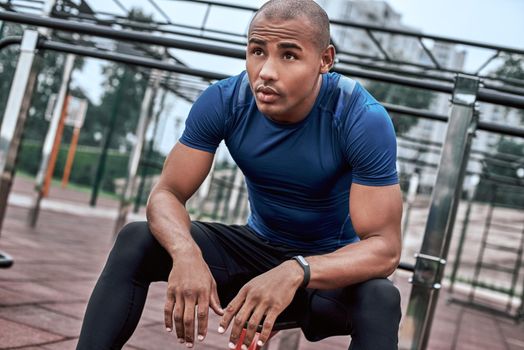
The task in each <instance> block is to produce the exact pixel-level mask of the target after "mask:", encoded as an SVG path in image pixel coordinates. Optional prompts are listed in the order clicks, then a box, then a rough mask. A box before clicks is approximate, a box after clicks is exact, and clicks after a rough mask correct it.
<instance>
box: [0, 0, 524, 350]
mask: <svg viewBox="0 0 524 350" xmlns="http://www.w3.org/2000/svg"><path fill="white" fill-rule="evenodd" d="M264 2H265V1H234V0H228V1H219V0H216V1H215V0H213V1H202V0H195V1H182V0H180V1H178V0H147V1H146V0H141V1H139V0H104V1H102V0H56V1H43V0H0V38H1V39H2V40H3V41H0V43H2V44H0V118H3V119H2V123H3V124H2V142H3V143H4V145H1V146H2V148H1V150H2V152H4V153H3V154H2V157H4V158H3V159H2V164H0V165H2V168H0V170H1V171H2V172H4V180H3V182H2V184H1V185H0V189H1V191H0V192H1V195H0V203H2V207H3V208H2V212H5V218H4V214H2V215H1V218H0V225H2V226H3V228H2V232H1V235H0V249H1V250H2V251H4V250H5V252H4V253H2V254H3V255H0V256H3V257H4V258H3V263H2V264H4V266H5V267H8V266H10V265H11V263H12V261H14V262H15V263H14V265H13V266H12V267H11V268H9V269H5V270H0V349H4V348H5V349H7V348H29V347H30V346H39V347H40V348H57V349H58V348H60V347H59V346H63V347H62V348H74V346H73V343H74V340H75V337H76V336H77V333H78V329H77V328H78V327H79V326H78V324H79V322H80V320H81V317H82V312H83V308H84V307H85V302H86V301H87V297H88V296H89V292H90V290H91V289H92V286H93V285H94V281H95V279H96V277H97V275H98V273H99V271H100V269H101V267H102V264H103V262H104V261H105V257H106V255H107V252H108V250H109V249H110V247H111V242H112V239H113V237H114V232H115V231H116V230H117V229H118V228H120V227H121V226H122V225H123V224H124V223H125V222H128V221H130V220H139V219H144V218H145V214H144V207H145V204H146V201H147V197H148V194H149V192H150V190H151V188H152V186H153V185H154V183H155V181H156V180H157V179H158V175H159V173H160V171H161V169H162V164H163V160H164V157H165V156H166V154H167V153H168V152H169V150H170V149H171V148H172V147H173V145H174V144H175V143H176V142H177V140H178V138H179V137H180V135H181V133H182V131H183V129H184V122H185V118H186V116H187V114H188V112H189V110H190V108H191V105H192V103H193V102H194V101H195V99H196V98H197V97H198V96H199V94H200V93H201V92H202V91H203V90H204V89H205V88H206V87H207V86H209V85H210V84H212V83H213V82H215V81H216V80H218V79H221V78H225V77H227V76H231V75H236V74H238V73H240V72H241V71H242V70H243V69H244V60H243V59H242V56H243V50H244V45H245V42H246V33H247V29H248V25H249V22H250V20H251V18H252V16H253V14H254V12H255V11H256V9H257V8H258V7H259V6H261V5H262V4H263V3H264ZM317 2H318V3H319V4H320V5H321V6H322V7H323V8H324V9H326V11H327V12H328V14H329V16H330V19H331V20H332V28H331V31H332V42H333V44H334V45H335V46H336V48H337V53H338V56H337V64H336V66H335V70H336V71H339V72H341V73H342V74H345V75H347V76H349V77H353V78H355V79H357V80H358V81H359V82H361V83H362V84H364V85H365V86H366V88H367V89H368V90H370V91H371V92H372V94H373V95H374V96H375V97H376V98H377V99H378V100H379V101H381V102H383V103H384V104H385V106H386V108H387V109H388V111H389V113H390V115H391V117H392V120H393V122H394V125H395V129H396V132H397V137H398V171H399V174H400V181H401V188H402V191H403V195H404V205H405V206H404V217H403V223H402V225H403V255H402V262H403V267H404V269H402V271H399V272H398V273H397V274H395V276H394V277H393V278H394V280H395V281H397V282H398V283H399V286H400V288H401V290H402V291H403V307H404V310H406V311H405V314H406V313H407V314H410V313H409V312H408V311H407V308H408V304H409V302H410V299H411V300H413V295H411V296H410V288H411V287H410V284H409V282H408V279H409V277H410V276H411V274H412V273H413V270H414V269H416V268H417V267H416V266H415V265H416V263H417V259H416V258H415V257H414V254H415V253H417V252H421V247H422V246H423V245H424V244H425V243H424V239H428V237H429V235H430V234H431V233H432V232H433V231H432V229H433V226H432V225H434V223H432V222H431V221H429V222H428V217H430V211H431V210H438V208H434V209H432V207H435V202H434V197H435V193H436V191H442V192H441V193H443V192H445V191H446V190H447V189H446V188H440V189H439V188H438V187H436V186H435V184H439V183H440V182H439V180H438V178H437V177H438V176H437V175H438V174H439V171H440V169H439V162H442V163H441V164H443V165H441V168H445V167H446V168H448V169H447V170H448V173H447V174H448V178H453V174H455V177H456V178H458V181H457V182H456V184H455V185H453V186H455V187H453V186H452V185H450V187H449V188H448V189H450V190H453V191H454V192H453V193H454V194H453V195H452V196H451V197H452V198H451V197H450V199H449V200H450V203H451V202H452V201H453V200H454V203H457V204H456V208H452V209H450V210H449V211H448V212H447V213H446V214H445V215H444V216H445V218H446V220H447V221H446V222H447V223H448V224H446V225H445V226H446V228H445V232H444V231H442V232H441V236H442V237H441V239H442V242H441V243H442V244H441V246H440V252H441V254H440V255H438V256H439V257H442V258H444V259H446V260H447V263H446V266H447V267H446V269H445V270H443V272H442V276H440V279H439V281H438V282H439V285H440V284H442V285H443V286H444V288H443V291H444V294H445V298H443V297H441V298H440V299H441V301H440V303H441V304H442V303H443V306H439V307H437V318H436V320H435V325H434V327H433V329H434V331H433V332H432V333H431V334H433V336H432V337H431V338H430V340H429V345H428V344H427V339H426V340H425V341H424V343H425V344H423V345H420V346H421V348H424V347H426V346H429V348H434V349H451V348H453V349H454V348H457V349H458V348H460V349H466V348H468V346H470V345H471V344H474V345H471V346H472V347H471V348H475V349H481V348H486V349H487V348H489V349H524V329H523V328H522V325H521V324H520V321H521V320H522V318H523V317H524V308H523V300H524V291H523V285H524V269H523V268H522V253H523V247H524V211H523V209H524V131H523V130H524V109H523V102H522V101H523V96H524V40H523V39H522V38H523V37H524V21H523V20H522V19H523V18H524V2H523V1H519V0H500V1H497V2H495V1H488V0H481V1H473V0H461V1H451V0H441V1H438V2H437V1H429V0H424V1H420V0H419V1H415V0H387V1H346V0H338V1H337V0H318V1H317ZM42 19H46V20H48V21H47V22H46V21H42ZM64 23H75V24H79V26H78V27H74V28H73V27H67V25H64ZM66 27H67V28H66ZM93 28H99V31H98V32H96V33H95V32H94V31H93ZM100 28H101V29H100ZM28 30H37V31H38V36H39V42H38V43H36V44H35V45H36V46H35V47H34V48H33V51H34V52H36V56H35V58H34V62H33V61H32V62H31V64H28V65H26V66H24V68H23V69H25V70H26V71H27V72H29V71H30V72H31V74H32V76H34V82H33V84H32V86H34V88H33V89H32V91H30V89H29V90H28V89H27V86H30V85H31V81H30V78H31V74H30V75H29V80H28V83H27V85H16V83H17V81H18V82H19V83H20V82H21V81H22V80H21V79H18V80H17V79H16V77H15V71H16V69H17V65H21V64H22V63H23V60H22V54H23V50H21V49H20V45H19V44H20V42H21V36H22V35H24V33H25V32H27V31H28ZM119 33H120V34H119ZM122 33H123V34H122ZM126 33H131V34H129V35H127V34H126ZM17 38H18V39H17ZM24 38H25V36H24ZM157 39H158V40H157ZM22 46H23V43H22ZM457 74H465V75H467V76H468V77H471V78H474V79H477V81H479V82H480V84H481V90H480V92H479V94H478V96H477V102H476V103H475V104H474V106H473V105H471V104H470V106H471V107H472V108H473V107H474V111H475V112H474V114H475V117H474V118H473V119H475V118H478V120H477V121H474V122H472V124H471V126H470V127H469V129H468V130H469V131H468V133H467V135H471V140H470V141H469V142H467V140H468V138H467V135H466V134H464V135H462V137H463V139H460V140H462V141H463V142H462V143H460V142H458V141H457V146H456V147H455V146H451V145H450V141H449V139H447V138H446V132H447V127H448V125H449V123H448V118H450V116H452V115H453V109H452V107H453V106H454V105H457V104H458V105H460V104H461V103H457V101H456V100H455V98H456V97H457V96H458V95H455V96H454V97H453V93H455V94H457V93H458V92H457V91H458V89H457V88H456V86H455V90H454V88H453V86H454V85H453V84H454V83H455V82H456V80H457V78H456V77H457ZM20 77H22V75H20ZM20 86H22V87H20ZM15 94H18V95H20V106H22V107H21V109H20V111H24V110H25V112H26V113H25V115H24V116H23V118H25V121H22V122H20V121H21V120H23V118H22V115H23V114H24V113H23V112H20V117H18V119H16V116H15V117H14V119H13V120H14V121H12V122H10V121H8V119H7V118H10V116H11V117H12V116H13V114H12V111H13V110H12V109H10V108H14V107H12V106H14V104H15V102H11V103H12V105H9V102H8V100H9V99H10V98H12V99H13V100H12V101H15V97H10V95H13V96H14V95H15ZM9 101H10V100H9ZM24 103H25V105H24ZM466 104H467V103H466ZM10 106H11V107H10ZM24 106H25V107H24ZM10 113H11V114H10ZM17 113H18V112H17ZM16 120H18V121H16ZM10 123H17V124H16V125H17V129H16V130H17V132H15V133H14V134H12V135H11V136H5V135H6V134H5V133H6V130H9V125H14V124H10ZM466 143H467V146H465V148H464V149H463V150H462V151H459V149H462V148H461V147H463V144H466ZM446 144H448V146H449V148H448V150H449V151H448V153H453V152H455V151H456V152H463V154H464V155H465V156H464V158H462V161H461V162H460V163H459V164H458V165H450V163H447V162H444V161H441V157H443V153H445V152H443V150H444V149H445V147H446ZM454 150H455V151H454ZM454 166H455V167H456V168H457V169H455V170H456V172H455V173H453V167H454ZM459 168H460V169H459ZM5 174H8V175H5ZM432 196H433V197H432ZM432 201H433V202H432ZM451 206H452V207H453V205H451ZM188 209H189V211H190V213H191V215H192V217H193V219H202V220H218V221H222V222H227V223H244V222H245V220H246V218H247V216H248V215H249V204H248V201H247V194H246V188H245V185H244V180H243V175H242V173H241V172H240V171H239V170H238V169H237V167H236V165H235V164H234V162H233V160H232V159H231V157H230V155H229V154H228V152H227V149H226V147H225V146H224V145H223V144H222V145H221V146H220V148H219V150H218V151H217V156H216V159H215V163H214V165H213V169H212V172H211V173H210V175H209V176H208V178H207V179H206V181H205V183H204V184H203V185H202V187H201V188H200V190H199V191H198V192H197V193H196V194H195V196H193V198H192V199H191V200H190V202H189V203H188ZM2 221H3V222H2ZM49 225H50V226H49ZM92 227H97V232H96V233H93V232H89V230H87V231H86V228H92ZM40 231H41V232H40ZM46 232H47V233H48V234H50V236H46ZM70 232H75V235H74V238H71V237H70V236H68V233H70ZM69 239H71V241H68V240H69ZM64 242H69V245H68V244H64ZM428 244H429V243H428ZM83 247H84V248H86V250H84V251H83V252H82V248H83ZM87 247H89V248H87ZM426 247H428V245H426ZM50 252H55V253H56V252H58V253H57V254H55V253H51V254H50ZM60 252H62V253H63V255H62V256H61V254H60ZM43 256H45V257H43ZM0 261H1V260H0ZM56 265H68V266H69V267H70V268H71V270H70V271H75V273H72V272H67V270H66V269H64V270H61V269H58V271H61V272H62V276H63V278H61V277H60V274H59V273H57V272H56V271H57V269H56ZM86 265H87V268H86ZM419 268H421V267H420V266H419ZM37 270H38V271H40V272H37ZM78 271H83V272H84V273H85V275H82V274H81V275H82V276H83V277H82V278H80V279H81V283H80V285H81V286H82V288H80V287H78V288H77V289H75V290H71V289H69V288H70V286H69V285H70V283H68V281H71V278H73V277H74V278H75V280H76V278H77V277H78V274H77V273H78ZM34 273H36V274H34ZM438 273H440V272H437V274H438ZM35 283H36V284H37V285H39V286H40V287H41V288H44V289H45V290H46V292H42V293H44V294H45V295H47V294H46V293H48V294H50V295H51V299H49V298H47V299H45V298H44V300H41V299H40V297H41V296H42V295H40V294H38V293H37V294H36V296H35V295H33V297H34V300H33V299H31V298H29V301H27V300H26V301H23V300H22V301H20V300H18V301H17V299H16V296H17V295H24V293H26V292H27V291H26V289H27V290H29V289H31V288H30V287H29V286H31V285H35ZM65 285H68V286H67V287H64V286H65ZM42 286H44V287H42ZM46 288H47V289H49V288H50V290H47V289H46ZM19 291H22V292H21V294H19ZM54 291H60V292H63V293H65V294H66V295H67V296H69V294H74V295H75V296H78V295H79V294H78V293H80V296H78V299H75V298H74V300H71V301H69V302H71V305H70V306H71V307H72V308H71V309H72V310H74V312H72V313H71V312H67V311H63V310H64V309H67V307H66V306H61V307H58V306H57V307H53V308H50V307H48V306H49V305H48V304H46V303H50V302H55V303H56V302H57V301H58V300H55V299H56V298H58V299H59V300H64V295H63V294H60V293H58V294H56V293H54ZM152 293H153V294H152V295H153V296H156V297H157V298H158V300H159V301H158V302H157V304H158V305H157V304H154V305H153V306H151V308H152V309H151V310H152V311H151V319H149V320H146V326H145V328H144V329H146V328H147V326H148V325H149V326H152V325H158V324H159V323H158V321H161V315H160V316H159V317H153V316H152V315H153V314H154V312H153V311H154V309H155V307H159V305H160V307H161V299H162V298H161V296H162V292H160V290H159V291H158V292H157V291H156V290H153V292H152ZM30 295H31V294H30ZM58 296H60V297H58ZM65 299H66V300H68V299H67V297H65ZM155 300H157V299H155ZM443 301H444V302H443ZM432 302H433V301H432ZM441 304H439V305H441ZM35 305H37V306H38V307H40V308H43V309H45V310H47V311H48V312H50V313H51V314H52V313H57V310H58V308H61V309H60V310H62V311H61V313H60V312H58V314H61V315H62V316H66V317H71V318H72V319H73V320H75V321H74V322H72V323H70V324H76V326H75V327H76V328H74V327H73V330H71V329H68V328H67V327H65V328H64V329H65V330H63V331H57V329H56V327H55V328H54V327H53V326H52V325H53V324H54V322H56V321H50V322H51V326H48V327H44V328H45V329H44V330H42V329H40V328H39V327H37V329H38V330H39V331H40V332H44V333H46V334H47V333H50V334H54V335H57V334H58V335H57V337H56V338H53V337H50V338H49V339H54V340H46V341H43V342H40V343H39V342H37V341H36V340H35V338H31V339H26V338H24V336H19V335H16V334H18V333H16V332H17V330H20V328H19V325H20V324H22V325H23V326H24V327H34V324H32V323H31V322H28V321H27V319H28V316H27V315H32V313H33V312H34V311H28V310H32V309H31V308H30V307H34V306H35ZM45 305H47V307H46V306H45ZM73 305H74V307H73ZM428 308H429V309H431V307H429V304H428ZM446 308H448V309H446ZM439 310H441V311H439ZM439 312H440V313H439ZM468 312H472V314H468ZM148 315H149V314H147V315H146V316H148ZM427 315H429V316H428V317H429V319H430V320H431V319H433V311H431V310H429V311H427ZM450 315H453V316H452V317H451V316H450ZM464 315H469V316H467V317H465V316H464ZM471 315H473V316H471ZM470 316H471V317H470ZM50 317H51V316H50ZM413 317H414V318H415V319H417V320H419V318H417V317H415V316H413ZM450 317H451V318H450ZM468 317H470V320H469V321H468V322H469V323H468V322H466V321H464V320H467V319H468ZM51 319H53V318H52V317H51ZM146 319H147V317H146ZM2 320H4V322H5V323H2ZM147 321H149V323H147ZM61 322H64V323H67V322H66V321H64V320H62V321H61ZM421 322H422V321H421ZM424 322H425V326H424V327H423V328H424V329H427V330H428V331H427V333H424V334H425V335H421V334H419V336H420V337H421V338H428V337H429V329H430V328H431V327H430V326H431V321H430V322H429V325H428V324H427V320H426V321H424ZM463 322H465V323H463ZM501 322H502V324H503V326H500V325H499V324H500V323H501ZM460 324H464V325H465V326H463V327H464V328H460ZM2 325H3V326H4V327H2ZM482 325H487V326H486V329H492V328H493V327H495V328H496V329H498V332H499V333H497V334H499V337H498V338H497V337H496V336H493V335H491V337H489V336H487V332H486V331H485V329H484V328H482V327H483V326H482ZM494 325H496V326H494ZM504 325H507V328H505V327H506V326H504ZM2 328H3V330H2ZM159 328H161V327H159ZM439 330H440V332H441V333H438V332H439ZM142 332H146V331H142ZM55 333H56V334H55ZM26 334H27V333H26ZM435 334H437V335H439V336H438V337H437V336H435ZM15 335H16V336H15ZM42 337H44V338H45V336H44V335H42ZM290 337H291V335H290ZM486 337H488V338H489V339H490V340H486V339H485V338H486ZM145 338H146V336H144V335H143V334H142V339H145ZM151 338H152V339H153V338H154V339H157V338H156V337H154V336H152V335H151ZM282 338H284V339H285V337H282ZM495 338H496V340H494V339H495ZM499 338H500V339H499ZM46 339H47V338H46ZM133 339H135V338H133ZM148 339H149V338H148ZM290 339H291V338H290ZM297 339H299V338H297ZM3 341H5V343H4V345H2V343H3ZM345 341H346V340H340V341H339V343H328V345H323V346H324V348H326V349H328V348H345V347H344V346H343V345H340V344H344V342H345ZM142 342H143V340H142ZM294 342H295V343H294V345H293V344H291V343H293V341H291V343H290V344H291V345H290V344H288V345H285V344H284V345H280V346H281V347H280V348H281V349H285V348H286V346H287V347H288V348H289V349H295V348H301V349H302V348H303V349H306V348H307V346H311V348H314V346H315V345H312V344H309V345H307V342H306V341H305V340H304V339H302V340H295V341H294ZM493 342H494V343H493ZM139 343H140V340H136V341H135V343H134V345H132V346H131V348H133V346H134V348H144V349H148V348H149V349H151V348H152V349H156V348H161V347H160V345H158V346H156V345H151V344H153V343H149V345H147V344H146V345H140V344H139ZM299 343H300V344H302V345H299ZM5 344H7V345H5ZM35 344H36V345H35ZM38 344H40V345H38ZM42 344H43V345H42ZM46 344H47V345H46ZM58 344H65V345H58ZM223 344H224V345H225V344H226V342H225V340H224V341H223ZM318 344H322V343H318ZM318 344H317V345H316V346H319V345H318ZM330 344H331V345H330ZM468 344H469V345H468ZM276 346H277V345H275V347H276ZM299 346H300V347H299ZM337 346H338V347H337ZM413 346H415V345H413ZM204 348H205V347H204ZM210 348H211V346H210ZM216 348H217V349H218V348H225V346H224V347H220V346H217V347H216ZM317 348H320V347H317ZM413 348H416V347H413Z"/></svg>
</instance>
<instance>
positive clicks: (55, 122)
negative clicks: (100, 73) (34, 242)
mask: <svg viewBox="0 0 524 350" xmlns="http://www.w3.org/2000/svg"><path fill="white" fill-rule="evenodd" d="M74 64H75V55H71V54H69V55H67V56H66V59H65V65H64V72H63V73H62V84H61V85H60V89H59V90H58V95H57V96H56V102H55V106H54V108H53V114H52V116H51V121H50V123H49V128H48V129H47V134H46V136H45V140H44V146H43V147H42V160H41V161H40V168H39V169H38V174H37V175H36V181H35V189H36V196H35V198H34V200H33V205H32V207H31V210H30V211H29V224H30V225H31V226H32V227H34V226H35V225H36V222H37V221H38V214H39V213H40V202H41V201H42V197H43V196H44V193H43V189H44V188H43V187H44V182H45V178H46V174H47V170H48V168H49V165H50V160H51V153H52V151H53V146H54V143H55V139H56V137H57V133H58V131H59V130H58V129H59V125H60V120H61V119H62V111H63V108H64V104H65V102H66V96H67V91H68V89H69V81H70V80H71V75H72V72H73V67H74Z"/></svg>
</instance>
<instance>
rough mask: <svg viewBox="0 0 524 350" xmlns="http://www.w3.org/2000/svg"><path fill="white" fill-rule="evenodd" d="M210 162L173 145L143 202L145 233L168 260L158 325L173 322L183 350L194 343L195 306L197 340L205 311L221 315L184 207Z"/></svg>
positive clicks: (205, 154)
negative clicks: (161, 318) (148, 232)
mask: <svg viewBox="0 0 524 350" xmlns="http://www.w3.org/2000/svg"><path fill="white" fill-rule="evenodd" d="M212 162H213V154H211V153H208V152H204V151H199V150H196V149H193V148H190V147H187V146H184V145H183V144H180V143H178V144H177V145H175V147H174V148H173V150H172V151H171V153H170V154H169V156H168V157H167V159H166V162H165V165H164V169H163V170H162V175H161V176H160V180H159V182H158V183H157V184H156V186H155V187H154V189H153V190H152V192H151V195H150V197H149V200H148V204H147V218H148V223H149V227H150V229H151V232H152V233H153V235H154V236H155V237H156V239H157V240H158V242H159V243H160V244H161V245H162V246H163V247H164V248H165V249H166V251H167V252H168V253H169V254H170V255H171V257H172V259H173V267H172V269H171V273H170V274H169V278H168V281H167V293H166V294H167V295H166V304H165V308H164V323H165V326H166V329H167V330H168V331H171V330H172V329H173V318H174V324H175V329H176V334H177V336H178V338H179V341H180V342H181V343H183V342H185V343H186V344H187V346H188V347H192V346H193V343H194V334H195V331H194V329H195V328H194V327H195V308H196V310H197V316H198V330H197V333H198V339H199V340H200V341H202V340H203V339H204V337H205V335H206V332H207V319H208V309H209V307H210V306H211V308H212V309H213V310H214V311H215V313H217V314H219V315H221V314H222V309H221V307H220V301H219V299H218V294H217V289H216V283H215V280H214V279H213V276H212V275H211V271H210V270H209V267H208V266H207V264H206V262H205V261H204V259H203V257H202V253H201V251H200V249H199V247H198V246H197V244H196V243H195V241H194V240H193V238H192V237H191V233H190V229H191V221H190V219H189V215H188V213H187V211H186V208H185V204H186V201H187V200H188V199H189V197H191V195H192V194H193V193H194V192H195V191H196V189H197V188H198V187H199V186H200V185H201V184H202V182H203V181H204V178H205V177H206V175H207V174H208V172H209V169H210V168H211V164H212Z"/></svg>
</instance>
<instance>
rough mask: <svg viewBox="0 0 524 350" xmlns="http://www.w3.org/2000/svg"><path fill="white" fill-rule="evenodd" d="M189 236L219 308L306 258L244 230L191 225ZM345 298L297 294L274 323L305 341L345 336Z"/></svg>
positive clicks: (344, 291) (347, 294)
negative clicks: (294, 329)
mask: <svg viewBox="0 0 524 350" xmlns="http://www.w3.org/2000/svg"><path fill="white" fill-rule="evenodd" d="M191 234H192V236H193V239H194V240H195V242H196V243H197V244H198V246H199V247H200V249H201V250H202V254H203V257H204V259H205V260H206V262H207V264H208V265H209V267H210V269H211V272H212V274H213V277H214V278H215V280H216V282H217V288H218V294H219V297H220V301H221V303H222V306H223V307H225V306H226V305H227V304H228V303H229V302H230V301H231V300H232V299H233V298H234V297H235V296H236V294H237V293H238V291H239V290H240V288H242V287H243V286H244V284H246V283H247V282H248V281H250V280H251V279H252V278H253V277H255V276H257V275H259V274H262V273H264V272H266V271H268V270H270V269H272V268H274V267H276V266H277V265H279V264H281V263H282V262H284V261H286V260H289V259H291V258H292V257H293V256H295V255H303V256H308V255H311V253H309V252H307V251H304V250H300V249H296V248H292V247H287V246H283V245H277V244H273V243H271V242H268V241H267V240H264V239H263V238H262V237H260V236H259V235H258V234H257V233H255V232H254V231H253V230H252V229H251V228H250V227H249V226H240V225H224V224H220V223H207V222H198V221H195V222H193V224H192V228H191ZM317 254H318V253H317ZM383 282H385V283H390V282H389V281H387V280H383ZM351 298H352V296H351V291H349V290H348V288H340V289H333V290H316V289H298V290H297V293H296V294H295V297H294V299H293V302H292V303H291V305H289V307H288V308H287V309H286V310H285V311H284V312H283V313H282V314H281V315H280V316H279V318H278V320H277V323H278V322H281V323H288V322H292V323H293V322H294V323H296V324H297V325H298V326H299V327H300V328H301V329H302V331H303V333H304V336H305V337H306V338H307V339H308V340H310V341H317V340H320V339H323V338H326V337H328V336H333V335H348V334H350V332H351V324H350V318H349V317H348V314H349V313H350V310H349V308H350V304H351V300H350V299H351Z"/></svg>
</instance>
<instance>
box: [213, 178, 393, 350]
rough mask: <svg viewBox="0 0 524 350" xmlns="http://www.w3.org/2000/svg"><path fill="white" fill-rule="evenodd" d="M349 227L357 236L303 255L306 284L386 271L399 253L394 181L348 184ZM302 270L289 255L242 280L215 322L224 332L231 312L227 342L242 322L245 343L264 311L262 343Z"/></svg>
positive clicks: (334, 284)
mask: <svg viewBox="0 0 524 350" xmlns="http://www.w3.org/2000/svg"><path fill="white" fill-rule="evenodd" d="M350 214H351V220H352V223H353V227H354V228H355V231H356V232H357V233H358V235H359V236H360V238H361V241H360V242H358V243H354V244H350V245H348V246H345V247H343V248H340V249H338V250H336V251H335V252H333V253H330V254H325V255H317V256H310V257H307V258H306V260H308V262H309V264H310V266H311V279H310V282H309V284H308V288H316V289H333V288H339V287H344V286H348V285H351V284H355V283H359V282H363V281H366V280H369V279H372V278H379V277H387V276H388V275H390V274H391V273H392V272H393V271H394V270H395V268H396V267H397V265H398V261H399V258H400V247H401V239H400V219H401V216H402V200H401V196H400V189H399V186H398V185H392V186H380V187H379V186H376V187H372V186H363V185H358V184H353V185H352V186H351V193H350ZM303 277H304V272H303V271H302V269H301V268H300V266H299V265H298V264H297V263H296V262H295V261H292V260H288V261H285V262H284V263H282V264H280V265H279V266H277V267H275V268H274V269H272V270H270V271H268V272H266V273H264V274H262V275H259V276H257V277H255V278H254V279H252V280H251V281H250V282H249V283H247V284H246V285H245V286H244V287H243V288H242V289H241V290H240V291H239V293H238V294H237V296H236V297H235V298H234V299H233V300H232V301H231V303H230V304H229V305H228V307H227V308H226V312H225V314H224V316H223V317H222V320H221V322H220V326H221V329H220V330H219V332H223V331H224V330H225V329H227V328H228V326H229V324H230V322H232V320H233V317H234V325H233V328H232V330H231V336H230V342H231V344H236V342H237V340H238V338H239V336H240V332H241V330H242V327H243V325H244V323H245V322H247V324H248V326H247V333H246V336H245V338H244V344H245V345H246V346H247V345H248V344H250V342H251V340H252V339H253V336H254V332H255V329H256V327H257V325H258V324H259V322H260V321H261V320H262V316H263V315H264V313H265V315H266V316H265V321H264V324H263V329H262V332H261V334H260V338H259V339H260V341H261V344H263V343H265V342H266V341H267V339H268V338H269V334H270V332H271V329H272V327H273V324H274V322H275V320H276V318H277V317H278V315H279V314H280V313H281V312H282V311H283V310H284V309H285V308H286V307H287V306H288V305H289V303H290V302H291V300H292V299H293V296H294V295H295V292H296V290H297V289H298V287H299V286H300V284H301V282H302V280H303Z"/></svg>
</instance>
